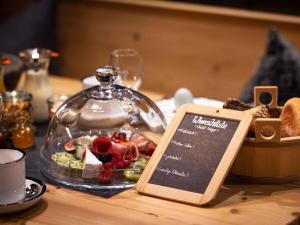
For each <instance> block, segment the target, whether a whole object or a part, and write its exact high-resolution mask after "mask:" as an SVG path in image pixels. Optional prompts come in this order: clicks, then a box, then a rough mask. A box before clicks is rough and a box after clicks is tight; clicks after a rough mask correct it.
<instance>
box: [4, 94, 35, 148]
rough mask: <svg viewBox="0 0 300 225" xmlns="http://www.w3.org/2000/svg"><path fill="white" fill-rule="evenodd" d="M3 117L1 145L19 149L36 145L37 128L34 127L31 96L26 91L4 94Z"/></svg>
mask: <svg viewBox="0 0 300 225" xmlns="http://www.w3.org/2000/svg"><path fill="white" fill-rule="evenodd" d="M1 96H2V98H3V116H2V119H1V122H0V145H1V146H5V147H10V141H9V139H11V142H12V145H13V147H15V148H18V149H26V148H30V147H32V146H33V145H34V144H35V128H34V126H33V125H32V116H31V111H32V110H31V109H32V107H31V95H30V94H29V93H28V92H24V91H12V92H4V93H2V94H1Z"/></svg>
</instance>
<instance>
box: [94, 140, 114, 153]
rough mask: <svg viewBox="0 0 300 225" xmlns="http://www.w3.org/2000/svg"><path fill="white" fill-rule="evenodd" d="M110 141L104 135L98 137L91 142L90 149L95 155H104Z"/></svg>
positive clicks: (108, 148) (109, 146) (109, 145)
mask: <svg viewBox="0 0 300 225" xmlns="http://www.w3.org/2000/svg"><path fill="white" fill-rule="evenodd" d="M111 145H112V144H111V141H110V139H109V138H106V137H98V138H96V139H95V140H94V141H93V143H92V148H91V151H92V152H93V153H94V154H95V155H97V156H105V155H107V153H108V151H109V150H110V148H111Z"/></svg>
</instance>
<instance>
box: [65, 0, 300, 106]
mask: <svg viewBox="0 0 300 225" xmlns="http://www.w3.org/2000/svg"><path fill="white" fill-rule="evenodd" d="M59 2H60V5H59V43H60V48H61V51H62V58H61V62H62V68H63V71H64V74H66V76H72V77H76V78H80V77H84V76H87V75H90V74H93V72H94V71H95V68H97V67H98V66H100V65H103V64H106V63H107V61H108V56H109V54H110V52H111V51H112V50H113V49H116V48H136V49H137V50H138V51H140V52H141V53H142V55H143V57H144V63H145V80H144V83H143V85H142V88H143V89H149V90H153V91H158V92H163V93H165V94H167V95H172V94H174V92H175V91H176V89H178V88H179V87H182V86H184V87H187V88H190V89H191V90H192V92H193V93H194V95H195V96H204V97H209V98H216V99H220V100H224V99H225V98H226V97H228V96H232V97H234V96H238V95H239V93H240V92H241V90H242V88H243V87H244V85H245V83H246V82H247V81H248V79H249V77H250V76H251V74H252V72H253V71H254V69H255V66H256V65H257V63H258V61H259V60H260V58H261V56H262V55H263V53H264V50H265V45H266V40H267V33H268V28H269V27H270V26H276V27H277V28H278V30H279V31H280V32H282V33H283V34H284V35H285V36H286V37H287V38H288V39H289V40H290V41H291V42H292V43H293V44H294V45H295V46H296V47H297V48H298V49H300V19H299V17H291V16H281V15H274V14H263V13H250V12H246V11H241V10H232V9H221V8H215V7H205V6H200V5H197V6H196V5H189V4H184V3H173V2H162V1H132V0H124V1H91V0H78V1H68V0H62V1H59Z"/></svg>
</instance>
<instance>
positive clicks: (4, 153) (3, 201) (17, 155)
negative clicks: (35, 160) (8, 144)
mask: <svg viewBox="0 0 300 225" xmlns="http://www.w3.org/2000/svg"><path fill="white" fill-rule="evenodd" d="M25 182H26V177H25V152H23V151H21V150H15V149H0V205H7V204H11V203H16V202H20V201H22V200H24V198H25Z"/></svg>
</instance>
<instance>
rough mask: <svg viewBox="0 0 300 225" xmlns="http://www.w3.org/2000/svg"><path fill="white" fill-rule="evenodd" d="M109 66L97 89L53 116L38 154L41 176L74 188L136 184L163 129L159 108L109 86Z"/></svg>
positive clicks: (101, 73)
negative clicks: (39, 156)
mask: <svg viewBox="0 0 300 225" xmlns="http://www.w3.org/2000/svg"><path fill="white" fill-rule="evenodd" d="M116 76H117V75H116V72H115V71H114V69H113V68H112V67H110V66H105V67H101V68H99V69H97V71H96V77H97V79H98V80H99V82H100V85H98V86H94V87H91V88H89V89H86V90H83V91H81V92H79V93H77V94H75V95H73V96H72V97H70V98H69V99H68V100H66V101H65V102H64V104H63V105H62V106H61V107H60V108H59V109H58V110H57V112H56V113H55V114H54V116H53V117H52V119H51V121H50V124H49V127H48V131H47V136H46V139H45V143H44V146H43V148H42V149H41V156H42V164H41V165H42V168H41V169H42V173H43V174H44V175H45V176H46V177H48V178H49V179H52V180H54V181H55V182H59V183H62V184H65V185H68V186H71V187H73V188H77V189H107V188H126V187H132V186H134V185H135V183H136V181H137V180H138V178H139V176H140V174H141V172H142V171H143V169H144V167H145V166H146V164H147V162H148V160H149V158H150V157H151V155H152V153H153V152H154V151H155V148H156V145H157V144H158V142H159V140H160V138H161V136H162V134H163V133H164V131H165V128H166V121H165V118H164V116H163V114H162V113H161V111H160V110H159V108H158V107H157V106H156V105H155V104H154V103H153V102H152V101H151V100H150V99H148V98H147V97H146V96H144V95H142V94H141V93H139V92H136V91H134V90H131V89H128V88H125V87H122V86H119V85H113V84H112V82H113V81H114V79H115V78H116Z"/></svg>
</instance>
